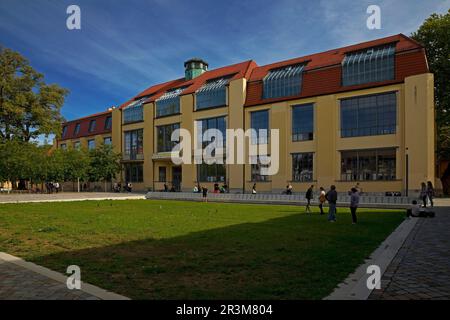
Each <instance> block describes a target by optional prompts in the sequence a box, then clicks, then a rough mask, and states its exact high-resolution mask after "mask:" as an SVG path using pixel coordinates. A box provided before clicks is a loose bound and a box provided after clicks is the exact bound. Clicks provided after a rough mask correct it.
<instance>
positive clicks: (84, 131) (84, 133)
mask: <svg viewBox="0 0 450 320" xmlns="http://www.w3.org/2000/svg"><path fill="white" fill-rule="evenodd" d="M108 116H111V111H109V110H108V111H105V112H100V113H96V114H92V115H90V116H87V117H83V118H79V119H75V120H71V121H67V122H65V123H63V128H64V127H67V131H66V135H65V136H64V137H61V139H59V140H60V141H63V140H69V139H77V138H81V137H88V136H94V135H97V134H106V133H110V132H111V128H109V129H105V122H106V118H107V117H108ZM91 120H95V121H96V125H95V129H94V130H93V131H92V132H89V124H90V122H91ZM77 123H79V124H80V131H79V132H78V134H77V135H75V134H74V133H75V127H76V125H77Z"/></svg>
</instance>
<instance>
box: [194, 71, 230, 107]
mask: <svg viewBox="0 0 450 320" xmlns="http://www.w3.org/2000/svg"><path fill="white" fill-rule="evenodd" d="M229 79H230V77H222V78H217V79H213V80H209V81H207V82H206V83H205V84H204V85H203V86H202V87H201V88H200V89H198V90H197V92H196V93H195V97H196V109H197V110H199V109H207V108H213V107H221V106H225V105H226V104H227V84H228V82H229Z"/></svg>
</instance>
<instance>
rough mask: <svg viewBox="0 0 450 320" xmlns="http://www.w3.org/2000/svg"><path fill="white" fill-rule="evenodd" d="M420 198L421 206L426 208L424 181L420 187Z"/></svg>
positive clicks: (425, 186)
mask: <svg viewBox="0 0 450 320" xmlns="http://www.w3.org/2000/svg"><path fill="white" fill-rule="evenodd" d="M420 199H421V200H422V203H423V205H422V207H424V208H426V207H427V185H426V184H425V182H422V183H421V188H420Z"/></svg>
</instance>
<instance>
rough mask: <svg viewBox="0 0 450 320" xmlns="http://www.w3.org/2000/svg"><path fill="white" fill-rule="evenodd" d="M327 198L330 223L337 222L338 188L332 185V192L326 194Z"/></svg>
mask: <svg viewBox="0 0 450 320" xmlns="http://www.w3.org/2000/svg"><path fill="white" fill-rule="evenodd" d="M325 198H326V199H327V201H328V204H329V208H328V221H330V222H336V202H337V192H336V186H335V185H332V186H331V187H330V190H329V191H328V192H327V193H326V195H325Z"/></svg>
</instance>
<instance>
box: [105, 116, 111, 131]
mask: <svg viewBox="0 0 450 320" xmlns="http://www.w3.org/2000/svg"><path fill="white" fill-rule="evenodd" d="M111 126H112V117H111V116H107V117H106V119H105V130H111Z"/></svg>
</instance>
